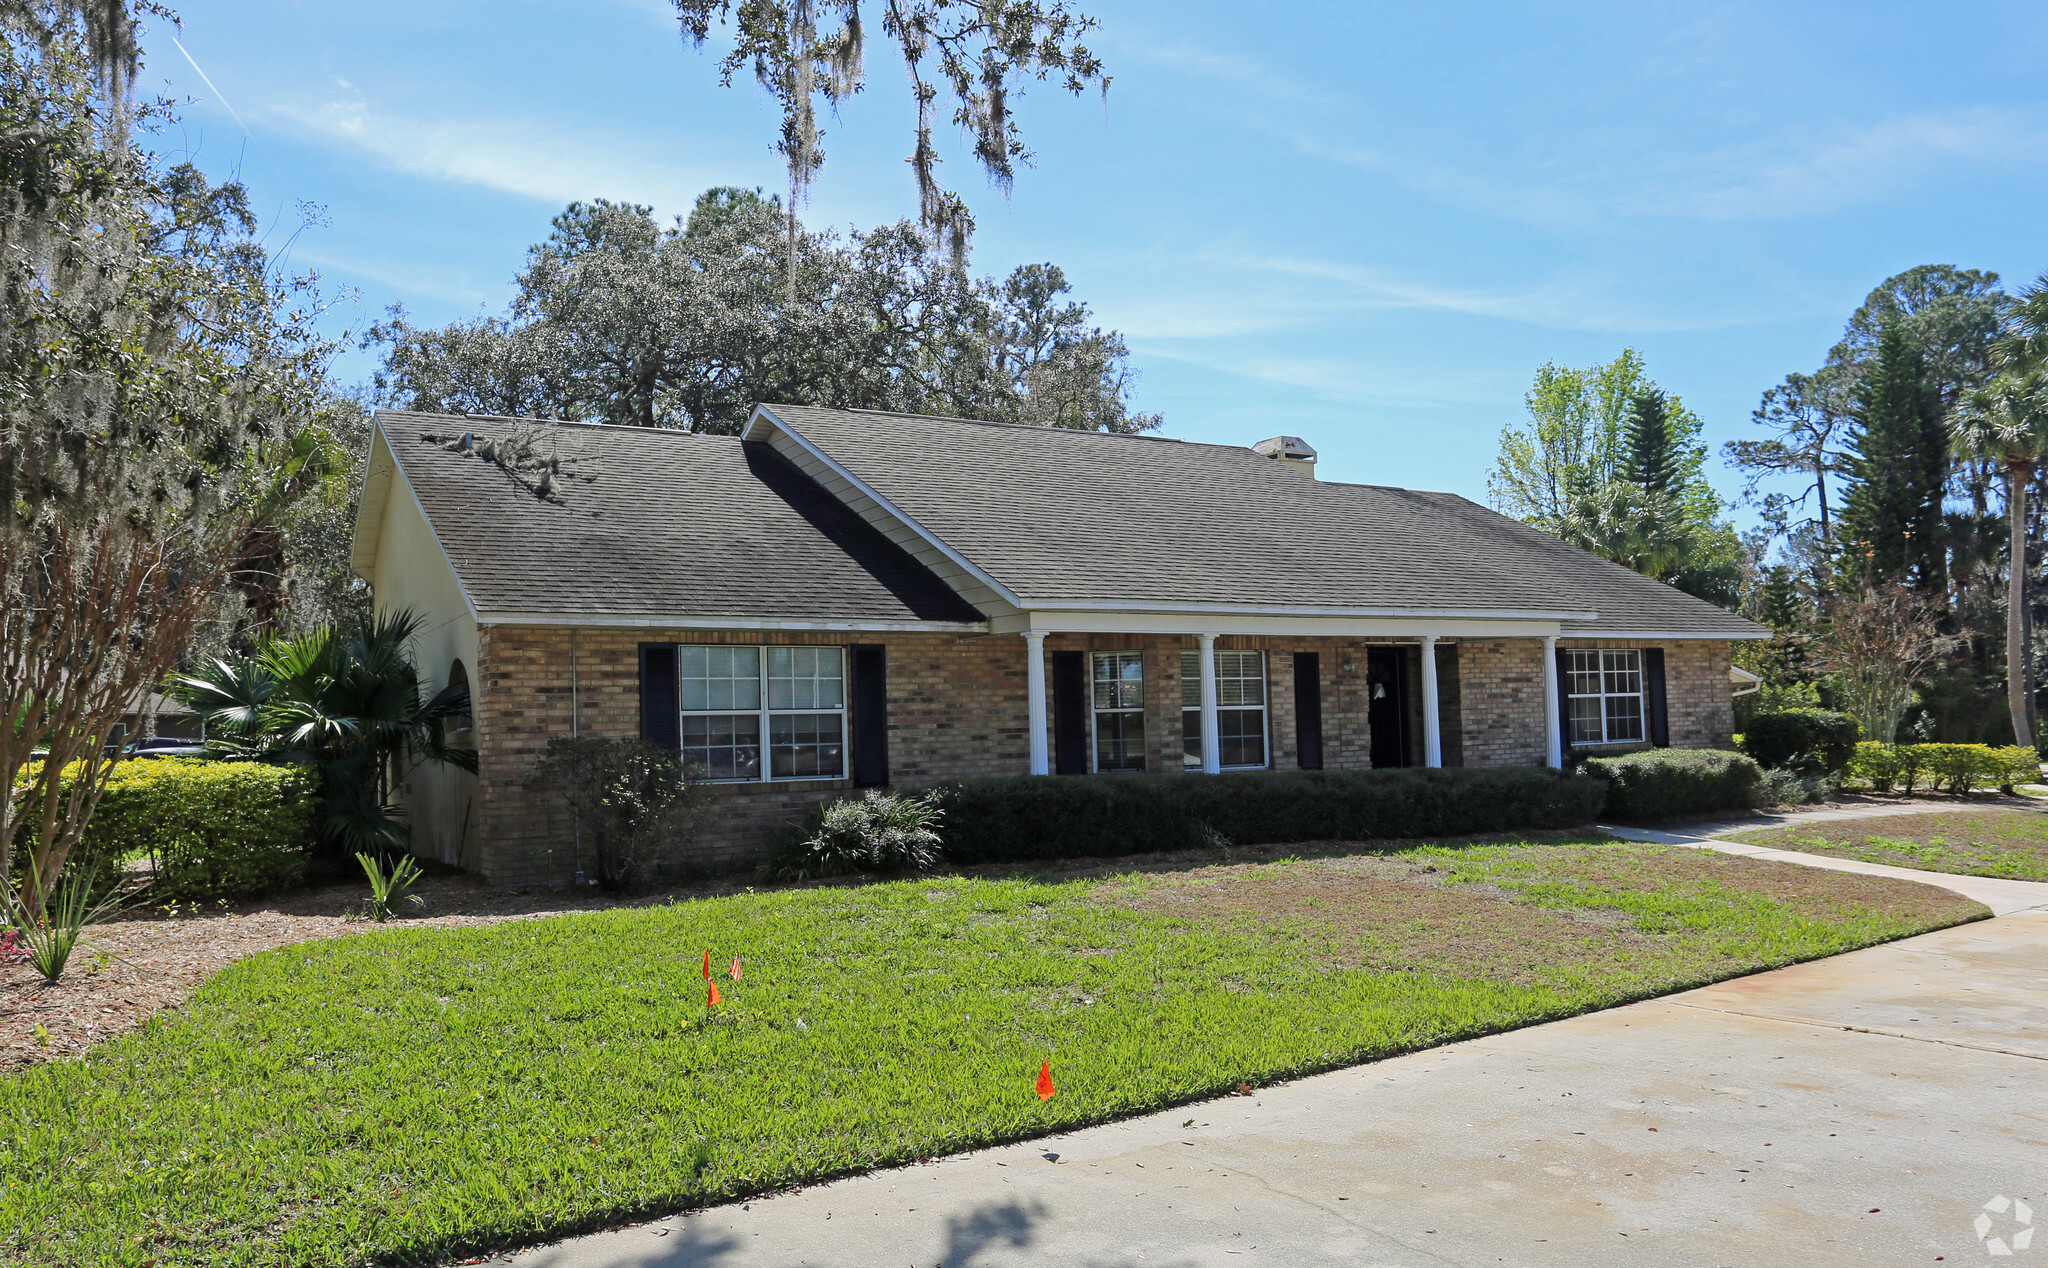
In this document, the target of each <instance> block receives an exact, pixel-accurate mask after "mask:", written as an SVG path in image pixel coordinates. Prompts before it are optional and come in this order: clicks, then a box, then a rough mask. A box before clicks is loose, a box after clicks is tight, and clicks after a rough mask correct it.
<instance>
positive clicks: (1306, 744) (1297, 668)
mask: <svg viewBox="0 0 2048 1268" xmlns="http://www.w3.org/2000/svg"><path fill="white" fill-rule="evenodd" d="M1294 755H1295V762H1296V764H1297V765H1299V766H1300V767H1301V768H1302V769H1303V770H1321V769H1322V768H1323V658H1322V657H1321V656H1320V655H1318V654H1317V653H1315V652H1296V653H1294Z"/></svg>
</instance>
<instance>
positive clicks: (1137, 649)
mask: <svg viewBox="0 0 2048 1268" xmlns="http://www.w3.org/2000/svg"><path fill="white" fill-rule="evenodd" d="M1571 615H1572V614H1550V613H1543V614H1537V613H1516V614H1500V615H1494V614H1487V615H1485V616H1478V615H1474V614H1464V613H1443V614H1431V615H1429V616H1423V617H1418V616H1414V615H1412V614H1411V615H1406V616H1402V617H1394V616H1356V615H1347V616H1321V615H1304V616H1279V615H1268V614H1257V613H1244V614H1233V615H1229V616H1214V615H1208V614H1192V613H1163V612H1131V611H1086V610H1071V609H1069V610H1033V611H1030V612H1026V613H1021V614H1019V615H1018V616H1016V617H1011V618H1008V619H1007V620H1005V619H1003V618H998V622H997V623H996V624H997V630H996V634H997V637H1001V636H1003V635H1011V636H1014V637H1017V638H1019V639H1020V640H1021V641H1022V643H1023V648H1022V650H1023V652H1024V656H1025V665H1026V679H1027V682H1026V690H1025V698H1026V706H1027V717H1026V735H1027V739H1028V768H1027V769H1028V771H1029V773H1030V774H1033V775H1049V774H1083V773H1108V772H1112V771H1154V772H1171V771H1182V770H1185V771H1191V772H1193V771H1199V772H1202V773H1209V774H1215V773H1221V772H1224V771H1229V770H1256V769H1274V770H1286V769H1305V770H1317V769H1332V770H1346V769H1350V770H1355V769H1364V768H1367V767H1371V766H1386V765H1413V766H1428V767H1440V766H1445V765H1468V764H1470V765H1498V764H1510V763H1516V764H1519V763H1534V762H1541V763H1543V764H1547V765H1549V766H1552V767H1561V766H1562V765H1563V764H1564V753H1565V747H1566V746H1565V737H1564V735H1563V733H1562V727H1561V725H1560V719H1561V717H1562V713H1563V711H1562V709H1561V704H1560V701H1561V692H1562V690H1563V684H1561V682H1560V680H1559V673H1558V669H1557V666H1558V643H1559V639H1560V637H1562V634H1563V632H1562V630H1561V628H1560V625H1561V622H1562V621H1563V620H1565V619H1569V618H1570V616H1571ZM1006 625H1008V626H1011V627H1013V628H1004V626H1006ZM1466 646H1472V647H1476V648H1484V649H1486V652H1487V654H1486V655H1485V656H1483V657H1480V658H1478V659H1477V660H1472V661H1471V662H1470V663H1467V660H1465V659H1461V655H1460V649H1461V648H1462V647H1466ZM1509 646H1512V647H1513V648H1515V649H1516V651H1517V652H1518V653H1519V654H1513V655H1511V656H1509V657H1508V658H1507V660H1511V661H1512V662H1513V663H1511V664H1509V663H1506V662H1505V661H1504V659H1503V657H1502V655H1501V653H1500V650H1499V649H1502V648H1505V647H1509ZM1475 669H1477V670H1480V671H1482V672H1484V673H1486V674H1487V675H1488V679H1487V681H1485V682H1483V683H1479V682H1474V681H1472V679H1473V673H1474V670H1475ZM1474 688H1477V690H1474ZM1504 696H1505V697H1506V698H1504ZM1475 709H1477V710H1479V711H1480V713H1479V714H1475V712H1474V710H1475ZM1389 731H1393V732H1395V734H1392V735H1390V734H1389ZM1510 731H1511V732H1514V733H1516V738H1517V741H1518V742H1513V743H1505V744H1504V743H1503V740H1504V738H1505V736H1504V732H1510ZM1475 741H1476V742H1475Z"/></svg>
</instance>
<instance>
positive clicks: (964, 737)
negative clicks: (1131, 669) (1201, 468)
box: [473, 625, 1733, 884]
mask: <svg viewBox="0 0 2048 1268" xmlns="http://www.w3.org/2000/svg"><path fill="white" fill-rule="evenodd" d="M642 643H767V644H777V643H780V644H792V643H796V644H802V643H812V644H832V645H848V644H852V643H880V644H882V645H884V646H885V647H886V648H887V649H888V651H887V659H888V714H889V717H888V734H889V771H890V781H891V783H892V785H893V786H895V787H897V788H899V789H903V790H906V791H917V790H921V789H924V788H927V787H930V786H931V785H933V784H936V783H939V782H942V781H944V780H948V779H958V778H966V777H971V776H977V775H1010V774H1023V773H1024V772H1025V771H1026V770H1027V769H1028V763H1029V757H1028V745H1027V742H1026V734H1025V732H1026V724H1025V718H1026V709H1025V699H1024V692H1025V681H1026V667H1025V655H1026V644H1025V642H1024V640H1023V639H1022V638H1019V637H1017V636H1015V635H979V636H975V635H955V634H872V633H790V634H768V633H750V632H740V631H733V632H724V631H720V632H706V631H685V630H613V629H589V628H585V629H576V630H571V629H568V628H562V627H547V626H505V625H501V626H494V627H489V628H486V629H484V630H483V631H481V640H480V653H479V656H478V665H477V672H476V678H475V682H476V699H475V703H474V712H475V719H476V721H475V726H476V737H477V744H478V748H479V752H480V756H481V764H482V771H481V773H480V776H479V778H478V780H477V805H478V815H477V821H476V828H475V831H474V838H473V839H474V840H475V841H476V843H477V845H476V851H475V860H476V867H477V870H479V871H480V872H482V873H483V875H485V876H486V877H487V878H489V879H490V880H492V881H494V882H498V883H502V884H559V883H562V882H565V881H567V880H568V879H569V878H570V877H571V876H573V874H574V873H575V872H576V871H577V870H578V867H579V864H580V863H581V862H582V860H580V858H579V849H578V844H577V841H576V839H575V835H574V832H573V829H572V825H571V823H570V820H569V816H568V814H567V812H566V811H564V810H561V809H559V808H557V807H556V806H554V805H552V804H550V802H549V801H548V800H547V799H546V798H543V797H541V796H539V795H537V794H536V793H535V792H534V791H533V790H532V789H531V788H530V787H529V783H530V781H531V778H532V774H533V771H534V768H535V766H536V765H537V763H538V761H539V759H540V757H541V755H542V753H543V752H544V750H545V749H546V746H547V741H548V739H549V738H550V737H552V736H555V735H568V734H570V733H571V732H572V729H573V730H576V731H579V732H580V733H581V734H584V735H593V736H621V737H623V736H633V735H637V734H639V730H640V683H639V648H640V645H641V644H642ZM1373 645H1374V644H1373V643H1372V642H1371V641H1369V640H1365V639H1329V638H1254V637H1241V638H1229V637H1225V638H1219V639H1218V640H1217V646H1218V647H1219V648H1256V649H1258V650H1262V651H1264V652H1265V653H1266V660H1267V666H1266V675H1267V687H1268V705H1267V733H1268V743H1269V752H1270V764H1271V766H1272V767H1273V768H1274V769H1278V770H1291V769H1294V768H1295V766H1296V765H1297V760H1298V758H1297V753H1296V736H1295V708H1294V705H1295V702H1294V662H1293V653H1294V652H1297V651H1304V652H1315V653H1317V654H1318V655H1319V656H1320V658H1321V664H1320V669H1321V674H1322V696H1323V761H1324V766H1325V767H1326V768H1327V769H1331V770H1347V769H1349V770H1356V769H1363V768H1365V767H1366V766H1368V765H1370V754H1371V735H1370V732H1369V728H1368V725H1367V702H1368V697H1367V692H1368V683H1367V676H1366V651H1367V649H1368V647H1370V646H1373ZM1566 645H1567V646H1585V647H1591V646H1621V645H1625V644H1616V643H1608V644H1601V643H1595V642H1574V643H1569V644H1566ZM1197 646H1198V641H1197V640H1196V639H1195V638H1194V637H1193V636H1178V635H1108V634H1055V635H1051V636H1049V637H1048V638H1047V639H1046V650H1047V651H1048V653H1050V652H1053V651H1063V650H1079V651H1137V652H1141V653H1143V655H1144V657H1145V680H1146V691H1145V701H1146V763H1147V769H1148V770H1152V771H1159V772H1167V773H1171V772H1177V771H1180V770H1182V769H1184V765H1183V762H1182V755H1181V720H1180V719H1181V704H1180V690H1181V684H1180V654H1181V652H1182V651H1183V650H1184V649H1185V650H1194V649H1195V648H1196V647H1197ZM1410 646H1411V648H1412V645H1410ZM1411 656H1414V659H1411V662H1410V670H1411V672H1410V674H1409V681H1410V690H1411V692H1412V693H1414V695H1415V697H1416V698H1415V700H1414V702H1413V707H1412V709H1411V714H1412V716H1413V717H1414V719H1415V729H1416V731H1417V732H1418V734H1417V735H1416V736H1415V737H1414V752H1415V755H1416V760H1417V761H1420V760H1421V754H1422V744H1421V736H1420V734H1419V731H1420V716H1421V708H1420V691H1421V687H1420V682H1421V674H1420V663H1419V655H1416V654H1415V653H1413V652H1412V651H1411ZM1541 661H1542V644H1541V643H1540V642H1538V641H1536V640H1534V639H1503V640H1494V641H1482V640H1473V641H1466V642H1464V643H1462V644H1455V645H1454V644H1450V643H1445V644H1442V645H1440V646H1439V649H1438V667H1439V668H1438V676H1439V689H1440V690H1439V695H1440V700H1441V706H1442V710H1443V718H1444V727H1443V739H1444V762H1445V764H1446V765H1448V766H1457V765H1474V766H1487V765H1510V764H1532V763H1540V762H1541V761H1542V760H1543V755H1544V731H1543V724H1544V717H1543V681H1542V677H1541V672H1540V671H1541ZM1665 663H1666V671H1665V672H1666V679H1667V692H1668V696H1669V700H1670V720H1671V739H1672V743H1674V744H1677V745H1682V746H1712V745H1723V746H1725V745H1726V744H1727V743H1728V742H1729V738H1730V733H1731V732H1732V729H1733V715H1732V710H1731V706H1730V702H1729V696H1728V683H1727V673H1728V647H1727V644H1725V643H1703V642H1686V643H1673V644H1670V645H1668V646H1667V651H1666V662H1665ZM1048 686H1050V684H1048ZM851 788H852V785H851V783H850V781H844V780H834V781H788V782H778V783H767V784H721V785H717V786H715V790H714V792H713V802H712V806H711V809H710V811H709V813H707V815H706V817H705V821H704V824H703V827H702V829H701V831H700V832H699V833H698V835H697V837H696V838H695V839H694V840H693V842H692V845H691V848H690V850H689V852H688V853H687V855H686V859H685V861H686V862H687V863H689V864H691V865H694V866H698V867H702V868H705V869H721V868H731V867H735V866H739V865H742V864H745V863H748V862H751V861H752V860H753V859H754V858H755V857H757V856H758V853H759V851H760V849H761V848H762V846H763V845H764V844H765V843H766V842H767V841H769V840H770V839H772V838H773V836H774V835H775V834H776V833H777V832H778V831H780V830H782V829H783V827H784V826H785V825H787V824H790V823H792V822H794V821H796V820H797V819H799V818H800V817H801V816H802V814H803V813H804V812H805V811H806V810H807V809H809V808H810V807H811V806H814V805H816V804H817V803H819V802H821V801H825V800H829V799H832V798H836V797H840V796H844V795H846V794H847V793H848V792H849V791H850V790H851Z"/></svg>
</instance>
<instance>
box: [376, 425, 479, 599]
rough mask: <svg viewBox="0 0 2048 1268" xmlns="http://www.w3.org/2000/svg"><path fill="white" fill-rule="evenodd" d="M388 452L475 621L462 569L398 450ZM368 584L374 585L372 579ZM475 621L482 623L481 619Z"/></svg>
mask: <svg viewBox="0 0 2048 1268" xmlns="http://www.w3.org/2000/svg"><path fill="white" fill-rule="evenodd" d="M383 431H384V427H383V424H382V423H381V422H380V423H379V424H378V425H377V433H378V435H380V436H381V435H383ZM390 453H391V469H392V470H393V471H395V472H397V473H398V482H399V483H400V484H402V485H404V486H405V495H406V496H407V497H409V498H411V499H412V504H413V508H414V509H415V510H417V511H418V512H419V513H420V522H421V523H422V524H425V525H426V526H427V532H428V533H429V534H430V535H431V536H432V537H433V539H434V549H435V550H438V551H440V552H441V562H442V563H445V564H447V565H448V575H449V576H451V577H453V578H455V593H457V594H459V595H461V596H462V605H463V606H464V607H466V608H468V609H469V619H470V620H472V621H476V620H477V614H476V600H475V599H472V598H470V597H469V587H468V586H466V585H464V584H462V569H460V568H457V567H456V566H455V556H453V555H451V554H449V553H448V547H447V546H446V545H444V544H442V541H441V530H440V529H438V528H435V527H434V517H433V516H431V515H429V514H427V504H426V503H425V502H422V501H420V495H419V490H417V489H415V488H413V487H412V477H411V476H408V475H407V474H405V464H404V463H402V462H400V461H399V460H398V451H397V450H396V449H392V450H390ZM365 580H368V578H365ZM370 584H371V585H372V586H374V585H376V583H375V582H374V581H373V582H371V583H370ZM373 598H374V596H373ZM477 623H478V624H482V622H481V621H478V622H477Z"/></svg>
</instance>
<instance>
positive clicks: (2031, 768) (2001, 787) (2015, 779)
mask: <svg viewBox="0 0 2048 1268" xmlns="http://www.w3.org/2000/svg"><path fill="white" fill-rule="evenodd" d="M1991 760H1992V762H1993V763H1994V764H1995V765H1996V767H1997V768H1998V770H1997V774H1996V775H1995V776H1993V777H1992V778H1994V779H1995V780H1996V782H1997V784H1998V791H2000V792H2002V793H2010V792H2013V791H2015V790H2016V789H2017V787H2018V786H2019V785H2020V784H2038V783H2040V782H2041V751H2040V750H2039V749H2036V748H2032V747H2029V746H2028V745H2025V744H2007V745H2004V746H2002V747H1999V748H1994V749H1992V750H1991Z"/></svg>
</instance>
